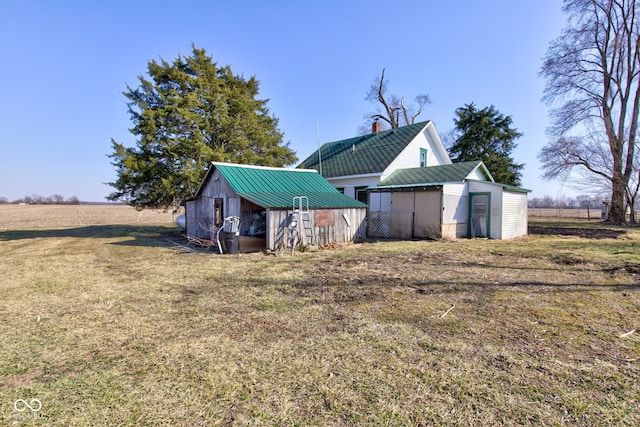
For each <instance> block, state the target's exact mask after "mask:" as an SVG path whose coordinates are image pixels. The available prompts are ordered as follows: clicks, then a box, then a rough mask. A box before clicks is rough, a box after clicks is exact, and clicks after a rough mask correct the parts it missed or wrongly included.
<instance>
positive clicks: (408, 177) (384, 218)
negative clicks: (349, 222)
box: [368, 161, 529, 239]
mask: <svg viewBox="0 0 640 427" xmlns="http://www.w3.org/2000/svg"><path fill="white" fill-rule="evenodd" d="M368 191H369V208H370V211H369V219H368V224H369V225H368V235H369V236H370V237H390V238H399V239H410V238H450V239H452V238H459V237H486V238H491V239H510V238H513V237H518V236H522V235H525V234H527V220H528V213H527V194H528V193H529V190H526V189H523V188H518V187H512V186H509V185H505V184H499V183H496V182H494V180H493V177H492V176H491V174H490V173H489V171H488V170H487V168H486V167H485V165H484V163H483V162H481V161H476V162H460V163H452V164H448V165H439V166H431V167H422V168H408V169H398V170H396V171H394V172H393V173H392V174H391V175H389V176H388V177H387V178H385V179H384V180H382V181H381V182H380V184H379V185H377V186H375V187H370V188H369V189H368Z"/></svg>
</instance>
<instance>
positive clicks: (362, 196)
mask: <svg viewBox="0 0 640 427" xmlns="http://www.w3.org/2000/svg"><path fill="white" fill-rule="evenodd" d="M356 200H357V201H359V202H362V203H365V204H367V205H368V204H369V198H368V197H367V187H356Z"/></svg>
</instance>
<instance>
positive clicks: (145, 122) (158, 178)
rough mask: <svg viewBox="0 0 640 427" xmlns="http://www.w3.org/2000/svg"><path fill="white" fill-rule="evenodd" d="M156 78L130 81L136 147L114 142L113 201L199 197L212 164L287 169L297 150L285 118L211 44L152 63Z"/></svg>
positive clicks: (150, 203)
mask: <svg viewBox="0 0 640 427" xmlns="http://www.w3.org/2000/svg"><path fill="white" fill-rule="evenodd" d="M147 72H148V75H149V78H145V77H144V76H139V77H138V79H139V86H138V87H137V88H131V87H130V86H127V91H126V92H124V95H125V96H126V97H127V99H128V100H129V102H128V109H129V113H130V115H131V120H132V122H133V127H132V128H131V129H130V131H131V133H132V134H133V135H135V136H136V137H137V138H138V140H137V143H136V146H135V147H125V146H124V145H123V144H120V143H118V142H116V141H115V140H112V144H113V153H112V154H111V155H110V156H109V157H111V159H113V161H112V163H113V165H114V166H116V168H117V174H118V179H117V180H116V181H115V182H112V183H109V185H110V186H112V187H113V188H114V189H115V191H114V192H113V193H111V194H110V195H109V197H108V198H109V199H110V200H124V201H126V202H128V203H129V204H131V205H133V206H136V207H138V208H144V207H154V208H156V207H162V208H166V207H169V206H174V207H176V206H178V205H180V204H181V203H182V202H183V201H184V200H186V199H189V198H190V197H193V196H194V194H195V191H196V190H197V188H198V185H199V184H200V182H201V180H202V178H203V176H204V173H205V171H206V169H207V167H208V166H209V164H210V162H212V161H226V162H234V163H243V164H252V165H263V166H285V165H289V164H292V163H293V162H295V161H296V160H297V159H296V156H295V153H294V152H293V151H292V150H290V149H289V145H288V144H283V141H282V140H283V134H282V132H280V130H279V129H278V119H277V118H276V117H274V116H273V115H271V114H270V113H269V110H268V109H267V106H266V104H267V100H260V99H257V98H256V97H257V96H258V86H259V82H258V80H256V78H255V77H251V78H249V79H245V78H244V77H242V76H238V75H235V74H233V72H232V71H231V68H230V67H229V66H226V67H219V66H218V65H217V64H216V63H214V62H213V61H212V59H211V57H209V56H207V54H206V52H205V50H204V49H197V48H195V47H192V54H191V55H190V56H188V57H182V56H178V58H177V59H175V60H174V61H173V62H172V63H169V62H166V61H164V60H161V61H160V62H157V61H154V60H152V61H150V62H149V64H148V70H147Z"/></svg>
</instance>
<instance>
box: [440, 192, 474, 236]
mask: <svg viewBox="0 0 640 427" xmlns="http://www.w3.org/2000/svg"><path fill="white" fill-rule="evenodd" d="M442 193H443V196H442V206H443V208H444V209H443V211H442V229H443V236H444V237H447V238H458V237H464V236H465V235H466V225H467V218H468V216H469V191H468V189H467V186H466V184H446V185H444V186H443V187H442ZM447 230H450V231H447Z"/></svg>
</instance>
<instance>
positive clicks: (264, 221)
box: [185, 162, 367, 250]
mask: <svg viewBox="0 0 640 427" xmlns="http://www.w3.org/2000/svg"><path fill="white" fill-rule="evenodd" d="M185 208H186V231H187V234H189V235H191V236H195V237H198V238H201V239H213V238H215V236H214V234H215V233H216V230H217V229H218V228H219V227H221V226H222V225H223V223H224V219H225V218H229V217H237V218H239V221H240V226H239V233H240V235H241V236H242V237H243V238H241V240H240V250H242V246H243V241H244V242H249V241H251V247H252V248H255V247H258V246H260V243H256V241H257V240H256V239H264V243H263V245H264V246H263V247H262V248H260V249H270V250H277V249H281V248H285V247H287V246H289V245H290V237H291V235H292V234H293V233H297V234H298V243H300V244H305V245H306V244H309V245H311V244H312V245H318V246H324V245H329V244H333V243H342V242H349V241H353V240H356V239H360V238H364V237H365V235H366V229H365V219H366V208H367V206H366V204H364V203H362V202H359V201H357V200H354V199H353V198H351V197H348V196H345V195H344V194H342V193H340V192H339V191H338V190H336V188H335V187H334V186H332V185H331V184H330V183H329V182H327V180H326V179H324V178H323V177H322V176H321V175H320V174H319V173H318V172H317V171H316V170H307V169H287V168H272V167H263V166H249V165H239V164H231V163H218V162H214V163H212V164H211V167H210V168H209V170H208V171H207V173H206V175H205V178H204V179H203V181H202V183H201V184H200V186H199V188H198V190H197V191H196V195H195V197H194V199H193V200H189V201H187V203H186V205H185ZM292 220H297V221H292ZM292 222H293V223H294V224H296V227H297V230H296V229H295V228H292Z"/></svg>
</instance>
